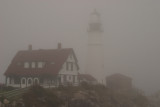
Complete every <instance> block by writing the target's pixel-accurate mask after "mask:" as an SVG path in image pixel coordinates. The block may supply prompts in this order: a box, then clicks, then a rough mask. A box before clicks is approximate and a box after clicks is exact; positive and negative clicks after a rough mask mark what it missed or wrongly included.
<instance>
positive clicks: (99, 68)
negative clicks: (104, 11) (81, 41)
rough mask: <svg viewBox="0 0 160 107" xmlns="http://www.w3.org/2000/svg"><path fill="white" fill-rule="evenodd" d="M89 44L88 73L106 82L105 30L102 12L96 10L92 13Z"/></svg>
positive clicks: (99, 80)
mask: <svg viewBox="0 0 160 107" xmlns="http://www.w3.org/2000/svg"><path fill="white" fill-rule="evenodd" d="M87 32H88V44H87V49H88V50H87V64H86V73H88V74H91V75H92V76H94V77H95V78H96V79H97V80H98V82H99V83H102V84H103V83H104V76H105V75H104V49H103V48H104V47H103V35H102V34H103V30H102V23H101V19H100V14H99V13H98V12H97V11H96V10H94V12H93V13H91V15H90V21H89V28H88V31H87Z"/></svg>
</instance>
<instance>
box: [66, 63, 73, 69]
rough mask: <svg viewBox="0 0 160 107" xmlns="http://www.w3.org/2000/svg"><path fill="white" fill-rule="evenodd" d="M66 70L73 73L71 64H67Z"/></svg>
mask: <svg viewBox="0 0 160 107" xmlns="http://www.w3.org/2000/svg"><path fill="white" fill-rule="evenodd" d="M66 69H67V71H73V62H67V63H66Z"/></svg>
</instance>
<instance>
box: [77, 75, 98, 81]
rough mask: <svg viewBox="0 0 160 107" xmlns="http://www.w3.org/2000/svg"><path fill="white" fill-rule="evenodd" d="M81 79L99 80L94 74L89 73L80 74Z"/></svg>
mask: <svg viewBox="0 0 160 107" xmlns="http://www.w3.org/2000/svg"><path fill="white" fill-rule="evenodd" d="M79 79H80V80H83V79H85V80H87V81H97V80H96V79H95V78H94V77H93V76H92V75H89V74H79Z"/></svg>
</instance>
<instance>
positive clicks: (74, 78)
mask: <svg viewBox="0 0 160 107" xmlns="http://www.w3.org/2000/svg"><path fill="white" fill-rule="evenodd" d="M75 80H76V76H75V75H73V83H75Z"/></svg>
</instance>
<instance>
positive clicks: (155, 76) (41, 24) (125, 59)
mask: <svg viewBox="0 0 160 107" xmlns="http://www.w3.org/2000/svg"><path fill="white" fill-rule="evenodd" d="M95 8H96V9H97V11H98V12H99V13H100V14H101V19H102V24H103V29H104V33H103V36H104V46H105V72H106V75H110V74H113V73H117V72H118V73H123V74H125V75H127V76H130V77H132V78H133V82H134V85H135V86H136V87H138V88H139V89H142V90H144V91H145V92H146V93H152V92H155V91H158V90H160V84H159V81H160V42H159V41H160V11H159V10H160V1H159V0H0V50H1V51H0V81H1V82H4V76H3V73H4V72H5V70H6V69H7V67H8V65H9V64H10V62H11V60H12V58H13V57H14V55H15V54H16V52H17V51H19V50H26V49H27V48H28V45H29V44H32V45H33V49H53V48H56V47H57V43H58V42H61V43H62V47H64V48H74V51H75V53H76V56H77V58H78V60H79V65H80V70H81V72H84V70H85V58H86V51H87V48H86V46H87V27H88V22H89V15H90V13H91V12H92V11H93V10H94V9H95Z"/></svg>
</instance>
